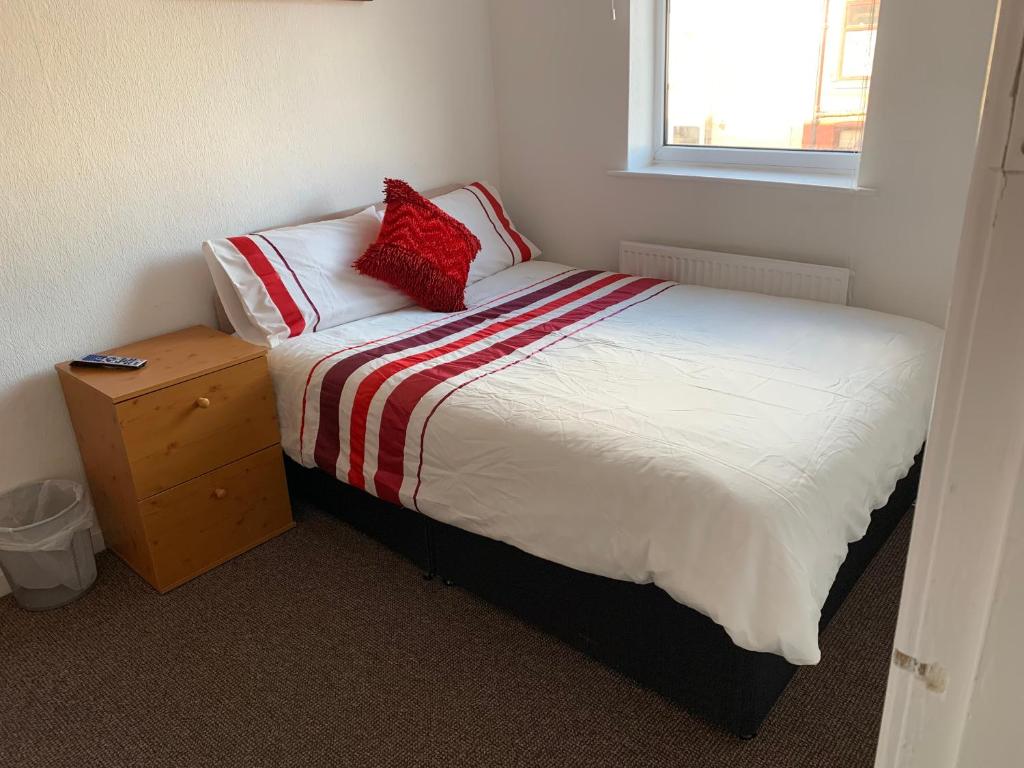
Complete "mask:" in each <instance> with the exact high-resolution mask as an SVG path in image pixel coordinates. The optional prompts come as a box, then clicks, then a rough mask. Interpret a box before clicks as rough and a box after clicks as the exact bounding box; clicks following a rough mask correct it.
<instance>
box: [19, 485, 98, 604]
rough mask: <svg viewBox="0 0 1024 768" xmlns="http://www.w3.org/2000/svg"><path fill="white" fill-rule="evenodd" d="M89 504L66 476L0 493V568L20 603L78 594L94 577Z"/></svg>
mask: <svg viewBox="0 0 1024 768" xmlns="http://www.w3.org/2000/svg"><path fill="white" fill-rule="evenodd" d="M91 527H92V507H91V505H90V504H89V501H88V500H87V499H86V497H85V489H84V488H82V486H81V485H79V484H78V483H74V482H72V481H70V480H44V481H43V482H40V483H32V484H30V485H23V486H21V487H20V488H15V489H14V490H11V491H7V492H6V493H4V494H0V570H2V571H3V574H4V576H5V577H6V578H7V581H8V583H9V584H10V585H11V590H12V592H13V593H14V599H15V600H16V601H17V602H18V605H20V606H21V607H22V608H25V609H27V610H30V611H44V610H47V609H48V608H57V607H59V606H62V605H66V604H67V603H70V602H71V601H72V600H75V599H76V598H78V597H81V596H82V595H83V594H84V593H85V592H86V591H88V589H89V588H90V587H91V586H92V585H93V582H95V581H96V558H95V556H94V555H93V551H92V533H91V530H90V529H91Z"/></svg>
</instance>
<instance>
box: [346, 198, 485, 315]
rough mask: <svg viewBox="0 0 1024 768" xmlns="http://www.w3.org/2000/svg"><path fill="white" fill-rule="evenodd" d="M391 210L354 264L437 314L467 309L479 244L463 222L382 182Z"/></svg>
mask: <svg viewBox="0 0 1024 768" xmlns="http://www.w3.org/2000/svg"><path fill="white" fill-rule="evenodd" d="M384 199H385V200H386V201H387V205H388V207H387V209H386V210H385V211H384V222H383V224H382V225H381V229H380V235H379V236H378V237H377V242H375V243H374V244H373V245H371V246H370V247H369V248H368V249H367V251H366V253H364V254H363V255H362V256H360V257H359V259H357V260H356V262H355V268H356V269H357V270H359V271H360V272H361V273H363V274H364V275H368V276H370V277H375V278H377V279H378V280H383V281H384V282H386V283H388V284H389V285H393V286H394V287H395V288H398V289H399V290H400V291H403V292H405V293H407V294H408V295H409V296H411V297H412V298H413V299H414V300H415V301H416V303H417V304H419V305H420V306H421V307H424V308H426V309H430V310H433V311H435V312H455V311H457V310H460V309H465V308H466V299H465V294H466V280H467V279H468V278H469V265H470V263H472V261H473V259H474V258H475V257H476V255H477V253H478V252H479V251H480V241H479V240H477V238H476V236H475V235H474V234H473V233H472V232H470V231H469V230H468V229H467V228H466V227H465V226H464V225H463V224H462V223H461V222H459V221H457V220H456V219H454V218H452V217H451V216H449V215H448V214H447V213H445V212H444V211H442V210H441V209H440V208H438V207H437V206H436V205H434V204H433V203H432V202H430V201H429V200H427V199H426V198H425V197H423V195H421V194H419V193H418V192H417V191H416V190H414V189H413V188H412V187H410V186H409V185H408V184H406V183H405V182H404V181H399V180H398V179H386V180H385V181H384Z"/></svg>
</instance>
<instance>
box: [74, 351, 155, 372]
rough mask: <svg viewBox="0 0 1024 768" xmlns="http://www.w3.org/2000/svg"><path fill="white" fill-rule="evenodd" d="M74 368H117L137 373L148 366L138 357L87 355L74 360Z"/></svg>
mask: <svg viewBox="0 0 1024 768" xmlns="http://www.w3.org/2000/svg"><path fill="white" fill-rule="evenodd" d="M71 364H72V365H74V366H84V367H87V368H116V369H118V370H122V371H137V370H138V369H139V368H141V367H142V366H144V365H145V364H146V361H145V360H142V359H140V358H138V357H118V356H117V355H85V356H84V357H79V358H77V359H76V360H72V361H71Z"/></svg>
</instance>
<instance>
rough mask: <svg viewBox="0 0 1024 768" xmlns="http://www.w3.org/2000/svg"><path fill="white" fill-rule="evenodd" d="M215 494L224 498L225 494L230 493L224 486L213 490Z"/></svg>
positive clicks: (219, 497)
mask: <svg viewBox="0 0 1024 768" xmlns="http://www.w3.org/2000/svg"><path fill="white" fill-rule="evenodd" d="M213 495H214V496H215V497H216V498H218V499H223V498H224V497H225V496H227V495H228V492H227V491H225V490H224V489H223V488H218V489H217V490H215V491H214V492H213Z"/></svg>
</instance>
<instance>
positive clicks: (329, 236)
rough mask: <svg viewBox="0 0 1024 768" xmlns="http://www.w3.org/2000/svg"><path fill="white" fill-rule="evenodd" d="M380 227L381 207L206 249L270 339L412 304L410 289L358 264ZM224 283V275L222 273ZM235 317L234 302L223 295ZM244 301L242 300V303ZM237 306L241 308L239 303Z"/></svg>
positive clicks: (213, 244) (260, 331) (265, 340)
mask: <svg viewBox="0 0 1024 768" xmlns="http://www.w3.org/2000/svg"><path fill="white" fill-rule="evenodd" d="M379 232H380V218H379V217H378V216H377V214H376V212H375V211H374V209H373V208H367V209H366V210H365V211H362V212H361V213H357V214H356V215H354V216H349V217H347V218H344V219H331V220H329V221H318V222H314V223H312V224H303V225H302V226H299V227H286V228H284V229H272V230H268V231H265V232H259V233H256V234H253V235H245V236H241V237H230V238H225V239H222V240H208V241H206V242H205V243H203V252H204V253H205V255H206V259H207V262H208V263H209V264H210V271H211V273H212V274H213V277H214V283H215V284H217V287H218V291H221V286H220V283H218V274H217V270H216V269H214V264H216V265H217V266H219V267H220V268H221V269H222V270H223V273H224V274H225V275H226V276H227V279H228V280H229V281H230V283H231V285H232V287H233V288H234V291H235V294H236V298H237V300H238V301H239V302H240V304H241V307H242V309H243V310H244V312H245V314H246V315H247V316H248V319H249V321H250V322H251V323H252V325H253V326H255V328H256V330H255V331H249V332H248V334H246V332H244V331H242V330H240V329H239V327H238V325H236V330H238V332H239V335H240V336H242V337H243V338H246V340H251V339H249V338H248V335H251V334H252V333H258V334H261V335H262V339H261V341H259V342H257V343H263V344H266V345H267V346H271V347H273V346H275V345H276V344H278V343H280V342H282V341H284V340H285V339H288V338H291V337H292V336H299V335H301V334H304V333H315V332H316V331H323V330H326V329H328V328H333V327H335V326H337V325H341V324H343V323H349V322H352V321H353V320H359V319H361V318H364V317H371V316H372V315H379V314H382V313H384V312H393V311H394V310H396V309H401V308H402V307H407V306H409V305H410V304H411V303H412V301H411V300H410V299H409V298H408V297H407V296H405V294H403V293H401V292H399V291H397V290H395V289H394V288H392V287H391V286H389V285H387V284H386V283H382V282H380V281H378V280H374V279H373V278H370V277H366V276H365V275H361V274H359V273H358V272H356V271H355V270H354V269H353V268H352V262H354V261H355V260H356V259H358V258H359V257H360V256H362V255H363V253H364V252H365V251H366V249H367V248H368V247H369V246H370V244H371V243H373V241H374V240H375V239H376V238H377V234H378V233H379ZM220 282H223V280H221V281H220ZM221 301H222V303H223V304H224V308H225V311H226V312H227V313H228V318H229V319H230V320H231V321H232V323H235V318H233V317H232V316H231V312H232V309H231V307H232V301H230V300H228V299H226V298H225V297H224V296H222V297H221ZM236 306H237V305H236ZM235 311H236V312H237V309H236V310H235Z"/></svg>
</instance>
